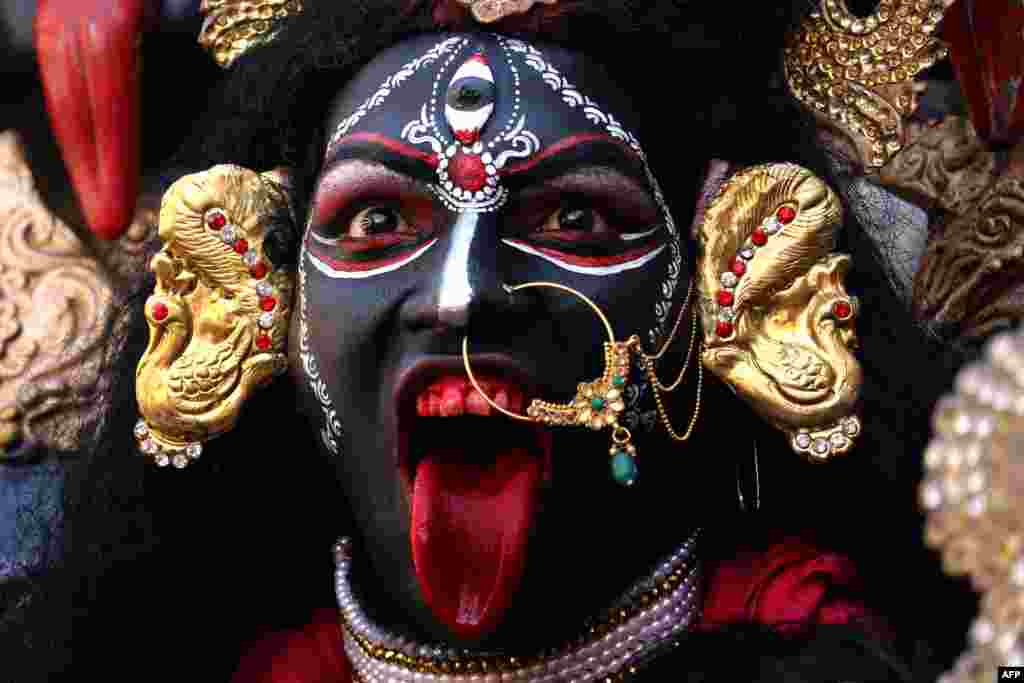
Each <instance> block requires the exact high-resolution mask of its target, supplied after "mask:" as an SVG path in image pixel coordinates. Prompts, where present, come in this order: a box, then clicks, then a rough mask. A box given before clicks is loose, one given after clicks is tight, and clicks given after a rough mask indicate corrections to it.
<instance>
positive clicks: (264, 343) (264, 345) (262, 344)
mask: <svg viewBox="0 0 1024 683" xmlns="http://www.w3.org/2000/svg"><path fill="white" fill-rule="evenodd" d="M272 343H273V342H272V341H271V339H270V337H269V336H268V335H265V334H261V335H260V336H258V337H256V348H258V349H259V350H260V351H267V350H269V349H270V345H271V344H272Z"/></svg>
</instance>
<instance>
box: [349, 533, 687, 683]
mask: <svg viewBox="0 0 1024 683" xmlns="http://www.w3.org/2000/svg"><path fill="white" fill-rule="evenodd" d="M698 533H699V530H698V531H695V532H694V533H693V534H692V535H691V536H690V538H689V539H687V541H686V542H685V543H684V544H683V545H682V546H681V547H680V548H679V549H678V550H677V551H676V552H675V553H673V554H672V555H671V556H670V557H669V558H668V559H666V560H665V561H664V562H662V564H661V565H660V566H659V567H658V568H657V570H656V571H654V572H653V573H652V574H651V575H650V576H648V577H646V578H644V579H643V580H641V581H638V582H637V583H636V584H634V586H633V587H632V588H631V589H630V590H629V591H627V593H626V594H625V595H624V596H623V597H622V598H621V599H620V600H618V601H617V602H616V603H615V605H613V609H619V608H623V607H627V606H630V605H635V604H637V603H638V602H639V599H640V596H641V595H642V594H644V593H646V592H648V591H650V590H651V588H653V587H654V586H655V585H656V584H657V583H659V582H662V581H664V580H665V579H666V578H667V577H669V576H671V575H672V574H673V573H674V572H677V571H685V572H686V577H685V578H684V579H683V580H682V581H681V582H680V583H679V585H678V586H677V587H676V588H675V589H673V590H672V592H670V593H669V594H667V595H665V596H664V597H663V598H661V599H660V600H658V601H657V602H655V603H652V604H650V605H649V606H647V607H645V608H644V609H642V610H640V611H638V612H637V613H636V614H634V615H633V616H632V617H630V618H629V619H627V620H626V621H625V622H623V623H621V624H619V625H618V626H616V627H615V628H613V629H612V630H611V631H609V632H608V633H607V634H606V635H604V636H603V637H601V638H598V639H596V640H591V641H589V642H587V643H586V644H584V645H582V646H580V647H577V648H573V649H570V650H566V651H561V652H559V653H558V654H557V655H554V656H552V657H549V658H545V659H544V661H542V662H541V663H539V664H537V663H534V664H532V665H531V666H529V667H524V668H520V669H513V670H510V671H501V672H490V673H464V674H443V673H428V672H422V671H414V670H412V669H410V668H406V667H404V666H400V665H397V664H394V663H391V662H386V661H381V660H378V659H375V658H373V657H372V656H370V655H369V654H368V653H367V652H365V651H364V650H363V647H362V646H361V645H360V644H359V642H358V641H357V639H356V638H355V637H353V634H355V635H356V636H358V637H360V638H362V639H364V640H365V641H367V642H370V643H372V644H373V645H374V646H379V647H382V648H385V649H387V650H393V651H396V652H403V653H405V654H406V655H409V656H410V657H429V658H431V659H434V660H436V661H445V660H453V659H456V658H458V657H470V658H472V657H481V656H489V654H482V653H474V652H470V651H460V650H455V649H451V648H446V647H442V646H431V645H424V644H420V643H416V642H413V641H411V640H409V639H407V638H403V637H401V636H396V635H394V634H391V633H388V632H387V631H385V630H383V629H381V628H380V627H378V626H377V625H376V624H374V623H373V622H371V621H370V619H369V618H368V617H367V616H366V613H365V612H364V611H363V609H362V608H361V607H360V606H359V604H358V602H356V599H355V597H354V596H353V594H352V589H351V586H350V585H349V579H348V574H349V571H350V569H351V564H352V559H351V541H350V539H347V538H343V539H341V540H339V541H338V543H336V544H335V546H334V557H335V565H336V567H337V570H336V572H335V578H336V593H337V598H338V605H339V607H340V608H341V613H342V617H343V619H344V623H345V626H346V628H345V629H343V638H344V647H345V654H346V655H347V657H348V659H349V662H351V664H352V667H353V671H354V673H355V674H356V680H361V681H365V682H366V683H445V682H448V681H452V682H461V683H506V682H510V683H569V682H570V681H572V682H575V683H586V682H588V681H598V680H601V679H603V678H605V677H608V676H612V675H614V674H617V673H619V672H622V671H624V670H627V669H629V668H631V667H635V666H637V665H639V664H641V663H643V662H645V661H647V660H648V659H650V658H652V657H653V656H654V655H656V654H658V653H659V651H661V650H663V649H665V648H667V647H669V646H671V645H673V644H674V643H675V642H676V640H677V639H678V637H679V636H680V635H682V634H683V633H685V632H686V631H687V630H688V629H689V628H690V626H691V625H693V624H694V623H695V621H696V620H697V619H698V618H699V615H700V605H701V594H700V593H701V591H700V566H699V563H698V561H697V558H696V556H695V552H694V546H695V545H696V540H697V535H698Z"/></svg>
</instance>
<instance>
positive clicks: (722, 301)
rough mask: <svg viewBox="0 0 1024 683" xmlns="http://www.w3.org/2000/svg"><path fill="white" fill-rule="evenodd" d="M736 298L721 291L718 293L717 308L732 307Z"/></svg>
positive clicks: (729, 293) (730, 293) (727, 292)
mask: <svg viewBox="0 0 1024 683" xmlns="http://www.w3.org/2000/svg"><path fill="white" fill-rule="evenodd" d="M735 300H736V297H734V296H733V295H732V292H729V291H726V290H724V289H723V290H722V291H720V292H719V293H718V305H719V306H732V303H733V301H735Z"/></svg>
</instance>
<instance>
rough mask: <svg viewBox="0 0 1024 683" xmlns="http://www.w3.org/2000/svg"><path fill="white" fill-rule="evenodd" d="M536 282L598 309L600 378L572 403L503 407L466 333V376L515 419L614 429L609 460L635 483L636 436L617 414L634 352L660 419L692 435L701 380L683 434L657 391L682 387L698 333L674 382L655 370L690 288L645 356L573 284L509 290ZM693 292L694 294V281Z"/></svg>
mask: <svg viewBox="0 0 1024 683" xmlns="http://www.w3.org/2000/svg"><path fill="white" fill-rule="evenodd" d="M536 287H548V288H551V289H557V290H560V291H563V292H567V293H569V294H572V295H574V296H575V297H576V298H578V299H580V300H581V301H583V302H584V303H585V304H587V306H589V307H590V309H591V310H593V311H594V313H595V314H597V317H598V318H599V319H600V320H601V323H602V324H603V325H604V329H605V335H606V337H607V341H606V342H605V343H604V373H603V374H602V375H601V377H599V378H598V379H596V380H594V381H592V382H581V383H580V384H579V385H577V387H576V396H575V397H574V398H573V400H572V401H571V402H570V403H550V402H547V401H541V400H539V399H535V400H533V401H532V402H531V403H530V406H529V408H527V410H526V415H519V414H517V413H513V412H512V411H510V410H507V409H505V408H503V407H501V406H499V405H498V404H497V403H495V402H494V401H493V400H491V398H490V397H489V396H488V395H487V394H486V392H484V391H483V390H482V389H481V388H480V385H479V384H478V383H477V380H476V377H475V376H474V375H473V369H472V368H471V367H470V363H469V337H468V336H467V337H463V339H462V360H463V364H464V365H465V368H466V375H467V376H468V377H469V381H470V384H472V385H473V388H474V389H476V391H477V392H478V393H479V394H480V396H481V397H482V398H483V399H484V400H485V401H487V403H488V404H489V405H490V406H491V407H492V408H494V409H495V410H496V411H498V412H499V413H501V414H503V415H505V416H507V417H510V418H512V419H514V420H522V421H524V422H534V423H539V424H546V425H556V426H578V427H588V428H590V429H593V430H595V431H599V430H602V429H605V428H610V429H611V430H612V444H611V447H610V448H609V451H608V452H609V455H610V456H611V463H610V465H611V473H612V478H613V479H614V480H615V481H616V482H618V483H619V484H622V485H623V486H632V485H633V484H634V483H635V482H636V479H637V475H638V473H639V470H638V468H637V465H636V446H634V445H633V436H632V434H631V433H630V431H629V429H627V428H626V427H625V426H623V425H621V424H619V415H620V414H621V413H622V412H623V411H624V410H625V408H626V405H625V402H624V400H623V395H624V392H625V389H626V387H627V385H628V383H629V376H630V369H631V368H632V366H633V362H632V354H634V353H636V354H637V355H638V356H639V358H640V362H641V365H642V366H643V367H644V369H645V370H646V372H647V375H648V377H650V378H651V385H652V389H653V393H654V397H655V401H656V404H657V407H658V412H659V414H660V415H661V417H662V422H663V424H664V426H665V428H666V430H667V431H668V433H669V435H670V436H671V437H672V438H673V439H675V440H677V441H685V440H686V439H688V438H689V437H690V434H691V433H692V431H693V426H694V424H695V423H696V421H697V413H698V411H699V409H700V394H699V391H700V389H699V387H700V382H699V380H698V397H697V404H696V408H695V410H694V414H693V418H692V419H691V421H690V425H689V428H688V429H687V431H686V433H685V434H684V435H679V434H677V433H676V432H675V431H674V430H673V429H672V426H671V424H670V423H669V421H668V416H667V414H666V412H665V408H664V406H663V405H662V402H661V397H660V395H659V391H672V390H674V389H675V388H677V387H678V386H679V384H680V382H681V381H682V378H683V375H684V374H685V373H686V369H687V367H688V366H689V363H690V356H691V353H692V351H693V338H694V337H696V335H693V336H691V340H690V349H689V351H688V352H687V359H686V363H685V365H684V367H683V370H682V372H681V373H680V374H679V377H678V378H677V379H676V380H675V381H674V382H672V384H671V385H670V386H668V387H665V386H662V385H661V383H660V382H659V381H658V379H657V375H656V373H655V370H654V366H655V362H656V361H657V360H658V359H660V358H661V357H662V355H664V353H665V351H666V350H667V349H668V347H669V344H670V343H671V341H672V339H673V338H674V337H675V334H676V332H677V331H678V329H679V324H680V321H681V320H682V319H683V314H684V312H685V310H686V308H687V305H688V303H689V298H690V295H689V293H688V294H687V300H686V302H684V304H683V307H682V308H681V309H680V312H679V318H678V319H677V320H676V323H675V326H674V327H673V330H672V333H671V334H670V335H669V338H668V339H666V341H665V343H664V344H663V346H662V348H661V349H660V350H659V352H658V353H657V354H654V355H647V354H644V353H643V349H642V348H641V346H640V338H639V337H638V336H636V335H633V336H632V337H630V338H629V339H628V340H626V341H616V339H615V332H614V330H613V329H612V325H611V323H610V322H609V321H608V318H607V317H606V316H605V314H604V313H603V312H602V311H601V309H600V308H599V307H598V305H597V304H595V303H594V302H593V301H591V300H590V299H589V298H588V297H587V296H586V295H584V294H582V293H581V292H578V291H576V290H575V289H572V288H571V287H566V286H565V285H560V284H556V283H553V282H527V283H524V284H521V285H516V286H514V287H510V286H507V285H506V286H505V291H507V292H508V293H509V294H512V293H513V292H517V291H520V290H523V289H530V288H536ZM690 292H691V293H692V283H691V290H690ZM698 355H699V354H698Z"/></svg>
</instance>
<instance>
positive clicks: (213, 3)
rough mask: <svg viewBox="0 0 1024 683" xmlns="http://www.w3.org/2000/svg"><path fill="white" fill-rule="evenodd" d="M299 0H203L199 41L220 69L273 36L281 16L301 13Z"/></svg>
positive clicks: (285, 16)
mask: <svg viewBox="0 0 1024 683" xmlns="http://www.w3.org/2000/svg"><path fill="white" fill-rule="evenodd" d="M302 2H303V0H203V1H202V3H201V4H200V5H199V11H200V12H201V13H202V14H203V16H204V20H203V28H202V30H201V31H200V33H199V44H200V45H202V46H203V48H205V49H206V50H207V51H208V52H209V53H210V54H211V55H213V58H214V60H215V61H216V62H217V64H219V65H221V66H222V67H224V68H227V67H229V66H231V64H232V63H233V62H234V61H235V60H236V59H238V56H239V55H241V54H242V53H243V52H245V51H246V50H248V49H249V48H251V47H252V46H253V45H257V44H259V43H263V42H266V41H268V40H270V39H272V38H273V37H274V33H275V32H276V31H277V24H278V22H280V21H281V20H282V19H286V18H288V17H290V16H293V15H296V14H299V13H300V12H302Z"/></svg>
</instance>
